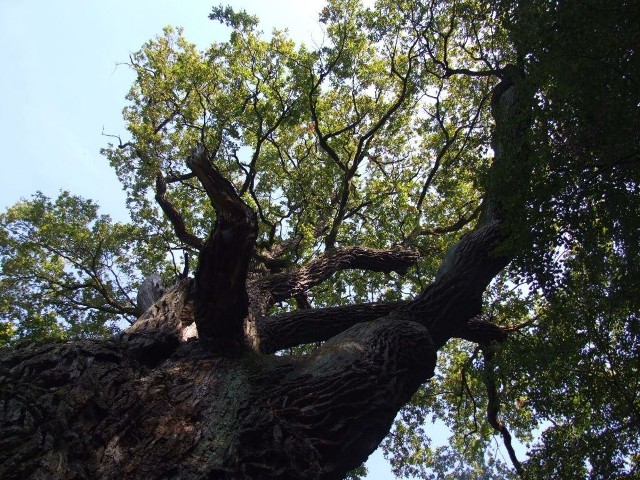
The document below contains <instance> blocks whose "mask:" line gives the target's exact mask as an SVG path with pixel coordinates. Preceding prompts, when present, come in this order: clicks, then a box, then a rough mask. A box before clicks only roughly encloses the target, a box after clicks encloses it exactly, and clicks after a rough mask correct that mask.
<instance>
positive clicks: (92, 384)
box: [0, 80, 517, 480]
mask: <svg viewBox="0 0 640 480" xmlns="http://www.w3.org/2000/svg"><path fill="white" fill-rule="evenodd" d="M500 87H501V88H502V91H503V92H504V91H507V92H509V91H511V93H512V94H513V91H512V90H513V87H512V85H511V84H510V83H509V82H508V81H507V80H505V81H503V83H502V84H501V86H500ZM512 96H513V95H512ZM499 101H500V98H498V99H497V100H495V101H494V103H498V102H499ZM509 101H510V102H511V103H513V102H512V101H511V100H509ZM505 108H506V113H504V115H505V116H510V111H509V108H510V107H508V106H507V107H505ZM516 127H517V125H516ZM516 127H513V129H508V128H506V130H507V133H505V138H509V135H511V140H513V135H512V134H513V131H514V129H515V128H516ZM203 158H204V157H202V156H200V157H196V158H194V159H192V160H191V161H190V165H191V168H192V171H193V172H194V175H195V176H197V177H198V178H199V179H200V181H201V183H202V184H203V186H204V187H205V189H206V191H207V193H208V194H209V196H210V198H211V201H212V204H213V205H214V207H215V208H216V211H217V214H218V229H217V230H216V231H214V232H213V234H212V235H211V237H210V238H209V240H208V241H207V242H206V244H205V245H203V246H202V250H201V259H200V266H199V270H198V272H197V273H196V276H195V279H194V280H184V281H182V282H181V283H180V284H178V285H176V286H175V287H173V288H172V289H170V290H169V291H168V292H167V293H166V294H165V295H164V297H163V298H161V299H160V300H159V301H158V302H157V303H156V304H155V305H154V306H153V307H152V308H151V309H150V310H148V311H147V312H146V313H145V314H144V315H143V316H142V317H141V318H140V320H139V321H138V322H136V323H135V324H134V325H133V326H132V327H131V328H129V329H128V330H127V331H126V332H125V333H123V334H120V335H118V336H115V337H113V338H110V339H107V340H94V341H91V340H84V341H77V342H67V343H55V344H47V345H40V346H38V345H28V344H22V345H17V346H15V347H13V348H11V349H6V350H5V351H3V352H2V353H1V356H0V387H1V390H0V421H1V424H0V477H1V478H4V479H10V478H14V479H30V478H33V479H40V478H42V479H45V478H46V479H58V478H59V479H63V478H64V479H73V478H78V479H80V478H106V479H108V478H114V479H121V478H140V479H147V478H148V479H158V478H184V479H192V478H211V479H260V478H265V479H272V478H273V479H296V480H298V479H340V478H343V477H344V475H345V474H346V473H347V472H348V471H349V470H351V469H353V468H355V467H357V466H359V465H360V464H361V463H362V462H363V461H364V460H366V458H367V457H368V456H369V454H371V452H373V451H374V450H375V448H376V447H377V445H378V444H379V443H380V441H381V440H382V439H383V437H384V436H385V435H386V434H387V432H388V431H389V429H390V427H391V424H392V421H393V419H394V417H395V415H396V414H397V412H398V410H399V409H400V408H401V407H402V406H403V405H404V404H405V403H406V402H407V401H408V400H409V399H410V397H411V396H412V395H413V393H415V391H416V390H417V389H418V387H419V386H420V385H421V384H422V383H424V382H425V381H426V380H427V379H428V378H429V377H430V376H431V375H433V372H434V368H435V365H436V351H437V349H438V348H439V347H441V346H442V345H443V344H444V343H445V342H446V341H447V340H448V339H449V338H451V337H453V336H464V337H465V338H470V339H474V338H478V339H481V340H482V341H487V340H490V339H502V338H504V335H505V333H504V331H502V330H501V329H500V328H498V327H496V326H492V325H490V324H486V322H482V321H479V320H477V318H476V317H477V315H478V314H479V313H480V307H481V295H482V292H483V291H484V289H485V287H486V286H487V284H488V283H489V282H490V281H491V279H492V278H493V277H494V276H495V275H496V274H497V273H498V272H499V271H500V269H502V268H503V267H504V266H505V265H506V264H507V262H508V260H509V259H508V258H507V257H506V256H501V255H497V254H496V253H495V251H496V247H497V246H498V245H499V244H500V243H501V242H502V241H503V240H504V238H505V235H506V234H505V230H504V228H503V226H502V225H501V222H500V219H499V216H498V215H497V214H496V210H497V208H496V207H495V205H496V202H495V201H493V202H487V204H489V203H491V204H492V205H494V206H493V207H486V208H485V212H484V214H483V217H482V219H481V221H480V222H479V224H478V226H477V227H476V229H475V230H474V231H473V232H471V233H470V234H468V235H466V236H465V237H463V238H462V239H461V240H460V241H459V242H458V243H457V244H456V245H455V246H454V247H452V248H451V250H450V253H449V254H448V256H447V259H446V260H445V262H444V263H443V266H442V268H441V271H440V272H439V274H438V276H437V278H436V279H435V281H434V282H433V283H432V284H431V285H430V286H429V287H427V289H425V291H424V292H423V293H422V294H421V295H419V296H418V297H417V298H416V299H414V300H412V301H410V302H402V303H397V304H387V305H384V304H383V305H376V304H369V305H354V306H348V307H340V308H335V309H311V310H300V311H298V312H293V313H291V314H287V315H281V316H276V317H265V316H264V314H265V312H266V309H267V308H268V307H269V306H270V305H271V304H272V303H273V302H274V301H277V300H278V299H284V298H294V297H295V296H296V295H298V294H300V293H304V291H305V290H306V289H308V288H310V286H313V285H315V284H317V283H319V282H321V281H323V280H324V279H326V278H328V277H329V276H330V275H332V274H333V273H335V271H337V270H339V269H344V268H365V269H371V270H382V271H391V270H394V271H402V270H404V269H405V268H406V267H407V266H408V265H409V264H410V263H411V262H413V261H415V254H413V253H411V252H407V251H406V250H397V251H393V250H392V251H385V252H381V251H376V250H370V249H363V248H352V249H342V250H341V249H333V250H329V251H327V252H326V253H325V254H324V255H323V256H321V257H319V258H318V259H316V260H315V261H312V262H311V263H310V264H308V265H307V266H306V267H300V268H297V269H294V270H291V271H289V272H288V273H287V274H284V273H278V274H276V275H272V276H267V277H263V278H258V279H252V278H251V276H247V269H248V259H249V258H250V256H251V252H252V248H253V242H254V240H255V228H256V226H255V216H254V215H253V213H252V212H251V211H250V210H249V209H248V208H245V207H246V206H245V205H244V203H243V202H242V200H240V198H239V197H238V196H237V195H236V193H235V191H234V190H233V187H232V186H231V184H230V183H229V182H227V181H226V180H225V179H224V178H222V177H221V176H220V174H219V173H218V172H217V171H216V170H215V168H213V167H212V166H211V165H210V164H209V163H207V162H205V161H204V160H203ZM499 160H502V159H500V158H497V159H496V161H499ZM229 252H232V253H233V256H230V255H229ZM323 324H324V325H325V327H326V328H324V329H323V328H322V325H323ZM196 327H197V328H196ZM196 330H197V333H196ZM319 340H327V341H326V342H325V343H324V344H323V345H322V346H321V347H320V348H318V349H317V350H315V351H314V353H312V354H309V355H305V356H278V355H272V354H270V353H271V352H275V351H277V350H279V349H282V348H286V347H288V346H292V345H297V344H301V343H308V342H313V341H319Z"/></svg>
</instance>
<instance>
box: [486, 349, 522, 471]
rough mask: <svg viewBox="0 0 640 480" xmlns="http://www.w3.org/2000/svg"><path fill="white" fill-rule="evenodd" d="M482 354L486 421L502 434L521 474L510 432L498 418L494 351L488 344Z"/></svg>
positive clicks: (514, 464) (498, 402)
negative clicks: (485, 393) (485, 394)
mask: <svg viewBox="0 0 640 480" xmlns="http://www.w3.org/2000/svg"><path fill="white" fill-rule="evenodd" d="M482 355H483V357H484V369H485V372H484V384H485V387H486V389H487V421H488V422H489V424H490V425H491V426H492V427H493V428H494V429H495V430H496V431H497V432H499V433H500V435H501V436H502V440H503V441H504V446H505V448H506V449H507V452H509V458H510V459H511V463H513V467H514V468H515V469H516V472H518V475H520V476H522V474H523V469H522V464H521V463H520V461H519V460H518V457H517V456H516V452H515V450H514V449H513V445H512V444H511V433H509V430H508V429H507V427H506V425H505V424H504V422H503V421H502V420H500V419H499V418H498V414H499V412H500V399H499V398H498V387H497V385H496V377H495V372H494V371H493V358H494V355H495V353H494V351H493V349H492V348H491V346H490V345H485V346H484V347H483V348H482Z"/></svg>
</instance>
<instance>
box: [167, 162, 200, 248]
mask: <svg viewBox="0 0 640 480" xmlns="http://www.w3.org/2000/svg"><path fill="white" fill-rule="evenodd" d="M166 193H167V182H166V180H165V178H164V177H163V176H162V174H160V173H158V175H156V196H155V199H156V202H158V205H160V208H162V211H163V212H164V214H165V215H166V216H167V218H168V219H169V221H170V222H171V225H173V231H174V232H175V234H176V237H178V239H179V240H180V241H181V242H182V243H184V244H185V245H188V246H189V247H192V248H195V249H196V250H202V249H203V248H204V242H203V241H202V239H201V238H198V237H196V236H195V235H194V234H193V233H191V232H189V231H188V230H187V227H186V225H185V223H184V218H182V215H181V214H180V212H179V211H178V210H177V209H176V207H174V205H173V204H172V203H171V202H170V201H169V199H168V198H167V196H166Z"/></svg>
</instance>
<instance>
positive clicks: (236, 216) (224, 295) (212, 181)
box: [187, 149, 258, 355]
mask: <svg viewBox="0 0 640 480" xmlns="http://www.w3.org/2000/svg"><path fill="white" fill-rule="evenodd" d="M187 165H188V166H189V168H191V170H192V171H193V173H194V174H195V175H196V176H197V177H198V180H199V181H200V183H201V184H202V186H203V187H204V189H205V190H206V192H207V195H208V196H209V199H210V200H211V204H212V205H213V208H214V209H215V211H216V213H217V220H216V225H215V228H214V230H213V231H212V233H211V235H210V236H209V238H208V239H207V242H206V243H205V245H204V247H203V249H202V250H201V252H200V259H199V264H198V270H197V272H196V274H195V291H194V318H195V322H196V325H197V328H198V337H199V338H200V340H201V341H203V342H205V343H206V344H208V345H209V346H210V347H211V348H212V349H213V350H215V351H217V352H219V353H223V354H230V355H233V354H237V353H238V352H239V351H240V350H241V349H242V348H243V346H244V345H248V344H251V345H252V344H253V341H254V340H253V339H252V337H253V335H252V334H251V332H249V331H245V320H246V319H247V316H248V312H249V310H248V296H247V288H246V279H247V272H248V268H249V260H250V259H251V257H252V254H253V247H254V243H255V240H256V236H257V230H258V226H257V224H258V223H257V219H256V215H255V213H254V212H253V210H251V208H249V207H248V206H247V205H246V204H245V203H244V201H243V200H242V199H241V198H240V196H239V195H238V194H237V193H236V191H235V189H234V187H233V185H232V184H231V182H229V181H228V180H227V179H226V178H224V177H223V176H222V174H221V173H220V171H219V170H218V169H216V168H215V167H214V166H213V165H212V164H211V163H210V160H209V158H208V156H207V152H206V150H204V149H199V150H197V151H196V152H194V154H193V155H192V156H191V157H190V158H189V159H188V161H187Z"/></svg>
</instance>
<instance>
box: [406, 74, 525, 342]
mask: <svg viewBox="0 0 640 480" xmlns="http://www.w3.org/2000/svg"><path fill="white" fill-rule="evenodd" d="M502 74H503V79H502V81H501V82H500V83H499V84H498V85H496V87H495V88H494V94H493V99H492V105H491V107H492V112H493V115H494V119H495V122H496V128H495V130H494V134H493V146H494V153H495V156H494V161H493V165H492V171H491V172H490V173H492V174H493V175H501V174H504V173H505V172H509V173H510V176H509V179H508V180H509V181H510V182H511V183H512V185H507V186H506V187H507V188H506V191H507V192H509V190H512V191H513V190H517V189H518V188H523V186H526V184H527V182H528V178H529V177H528V176H527V172H520V174H519V175H518V172H519V171H520V170H522V167H521V166H522V165H526V162H525V160H526V156H527V155H528V149H527V138H526V132H527V129H528V128H529V121H530V118H529V115H528V114H527V108H526V104H525V103H524V102H523V99H522V98H521V95H520V93H521V92H520V91H519V87H518V86H517V85H516V84H517V81H518V76H519V75H520V73H519V72H518V70H517V69H516V67H513V66H508V67H506V68H505V69H503V70H502ZM504 187H505V185H502V188H501V189H499V190H498V192H495V191H491V190H489V191H488V192H487V198H486V199H485V202H484V204H483V207H484V208H483V212H482V214H481V217H480V220H479V222H478V225H477V226H476V228H475V229H474V230H473V231H472V232H470V233H468V234H466V235H464V236H463V237H462V238H461V239H460V240H459V241H458V242H457V243H456V244H455V245H453V246H452V247H451V248H450V249H449V251H448V253H447V255H446V258H445V259H444V261H443V263H442V265H441V267H440V270H439V271H438V274H437V276H436V279H435V280H434V282H433V283H432V284H431V285H429V286H428V287H427V288H426V289H425V290H424V291H423V292H422V293H421V294H420V295H419V296H418V297H416V298H415V299H414V300H413V301H411V302H409V303H408V304H407V305H404V306H403V307H401V308H400V310H402V311H406V312H413V314H414V315H415V316H416V318H417V319H418V320H419V321H421V322H423V323H424V324H425V325H426V326H427V328H428V329H429V331H430V332H431V336H432V339H433V342H434V344H435V346H436V348H440V347H441V346H442V345H444V343H445V342H446V341H447V340H448V339H449V338H451V337H453V336H457V335H459V334H460V332H463V331H464V329H465V325H466V324H467V323H468V322H469V320H470V319H472V318H474V317H476V316H477V315H478V314H479V313H480V311H481V306H482V293H483V292H484V290H485V288H486V287H487V286H488V284H489V283H490V282H491V280H492V279H493V278H494V277H495V276H496V275H497V274H498V273H499V272H500V270H502V269H503V268H504V267H505V266H506V265H507V264H508V263H509V262H510V260H511V257H512V255H513V254H514V252H508V251H507V250H506V249H505V248H504V244H505V240H507V238H508V237H509V235H510V233H511V232H510V231H509V229H508V225H505V224H504V221H503V220H504V218H503V217H504V215H503V210H504V205H503V200H504V198H503V197H502V196H500V194H499V192H503V191H505V188H504ZM507 194H508V193H507ZM510 207H511V206H510ZM500 247H503V248H500Z"/></svg>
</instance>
